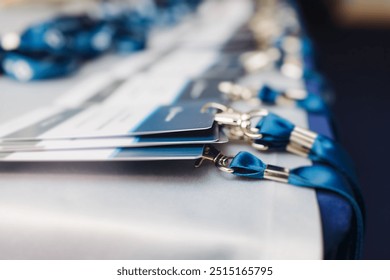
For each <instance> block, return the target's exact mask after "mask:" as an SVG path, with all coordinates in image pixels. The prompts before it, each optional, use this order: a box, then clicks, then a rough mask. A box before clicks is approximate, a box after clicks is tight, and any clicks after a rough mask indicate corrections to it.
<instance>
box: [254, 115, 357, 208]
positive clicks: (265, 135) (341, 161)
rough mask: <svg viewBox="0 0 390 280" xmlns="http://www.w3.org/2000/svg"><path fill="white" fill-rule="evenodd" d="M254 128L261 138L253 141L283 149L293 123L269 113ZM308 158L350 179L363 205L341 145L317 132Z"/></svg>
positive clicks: (353, 173)
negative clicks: (328, 166) (330, 167)
mask: <svg viewBox="0 0 390 280" xmlns="http://www.w3.org/2000/svg"><path fill="white" fill-rule="evenodd" d="M256 128H257V129H258V130H259V133H260V134H261V135H262V138H261V139H256V140H255V143H257V144H261V145H265V146H267V147H268V148H269V150H285V149H286V147H287V145H288V144H289V143H290V136H291V133H292V131H293V130H294V128H295V125H294V124H293V123H291V122H290V121H288V120H286V119H284V118H282V117H280V116H278V115H275V114H273V113H269V114H268V115H267V116H265V117H263V118H262V119H260V121H259V123H258V124H257V126H256ZM308 158H309V159H311V160H312V161H314V162H321V163H325V164H328V165H330V166H332V167H334V168H335V169H337V170H340V171H341V172H342V173H343V174H344V175H345V176H346V177H347V178H348V180H349V181H350V183H351V185H352V187H353V190H354V192H355V196H356V197H357V200H358V202H359V204H360V205H361V207H362V208H363V207H364V206H363V205H364V203H363V198H362V195H361V192H360V188H359V185H358V180H357V175H356V172H355V169H354V166H353V162H352V160H351V159H350V157H349V156H348V154H347V152H346V151H345V150H344V149H343V147H341V145H339V144H338V143H336V142H335V141H333V140H332V139H330V138H328V137H326V136H323V135H320V134H319V135H318V136H317V137H316V139H315V141H314V144H313V146H312V148H311V150H310V151H309V154H308Z"/></svg>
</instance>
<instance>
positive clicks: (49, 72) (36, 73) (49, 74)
mask: <svg viewBox="0 0 390 280" xmlns="http://www.w3.org/2000/svg"><path fill="white" fill-rule="evenodd" d="M79 65H80V61H78V60H77V59H75V58H73V57H69V56H65V55H51V54H47V53H43V54H41V53H33V54H31V53H27V54H26V53H22V52H8V53H6V54H5V55H4V57H3V60H2V61H1V66H2V68H3V71H4V73H5V74H6V75H8V76H9V77H11V78H13V79H16V80H18V81H23V82H27V81H33V80H40V79H50V78H56V77H59V76H64V75H68V74H70V73H72V72H74V71H75V70H76V69H78V67H79Z"/></svg>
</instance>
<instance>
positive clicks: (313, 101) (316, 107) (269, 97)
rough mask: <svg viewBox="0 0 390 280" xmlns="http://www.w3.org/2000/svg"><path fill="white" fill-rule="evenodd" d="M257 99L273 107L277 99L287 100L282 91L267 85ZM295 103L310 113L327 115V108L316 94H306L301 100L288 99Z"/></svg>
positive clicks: (260, 91)
mask: <svg viewBox="0 0 390 280" xmlns="http://www.w3.org/2000/svg"><path fill="white" fill-rule="evenodd" d="M257 97H258V98H259V99H260V100H261V101H262V102H264V103H265V104H270V105H275V104H277V100H278V98H282V97H284V98H287V99H290V98H288V97H287V96H286V95H285V93H284V92H283V91H280V90H276V89H274V88H271V87H270V86H268V85H264V86H263V87H262V88H261V89H260V90H259V92H258V95H257ZM290 100H293V101H295V104H296V105H297V106H298V107H300V108H302V109H304V110H306V111H308V112H310V113H317V114H318V113H327V112H328V108H327V105H326V104H325V102H324V100H323V99H322V98H321V97H320V96H319V95H317V94H314V93H311V92H307V96H306V97H305V98H303V99H296V100H294V99H290Z"/></svg>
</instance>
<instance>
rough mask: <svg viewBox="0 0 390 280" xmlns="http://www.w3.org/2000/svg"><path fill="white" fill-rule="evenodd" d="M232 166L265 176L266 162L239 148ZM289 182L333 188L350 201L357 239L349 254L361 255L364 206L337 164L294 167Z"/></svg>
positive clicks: (250, 175) (239, 173)
mask: <svg viewBox="0 0 390 280" xmlns="http://www.w3.org/2000/svg"><path fill="white" fill-rule="evenodd" d="M229 167H230V168H231V169H233V171H234V172H233V174H235V175H237V176H242V177H248V178H252V179H264V171H265V169H266V168H267V165H266V164H265V163H264V162H262V161H261V160H260V159H259V158H257V157H255V156H254V155H252V154H250V153H247V152H240V153H239V154H237V155H236V156H235V157H234V158H233V160H232V162H231V164H230V166H229ZM288 183H289V184H291V185H294V186H298V187H306V188H312V189H318V190H323V191H330V192H332V193H334V194H336V195H338V196H339V197H341V198H342V199H345V200H346V201H347V202H348V203H349V205H350V207H351V208H352V210H353V213H354V216H355V224H354V226H353V228H352V230H353V234H354V240H353V241H354V242H353V244H352V248H351V252H350V255H349V257H350V258H353V259H359V258H360V257H361V254H362V247H363V236H364V214H363V213H364V209H363V208H361V206H360V205H359V203H357V201H356V197H355V194H354V191H353V189H352V188H351V186H350V184H349V182H348V181H347V180H345V178H344V177H343V176H341V175H340V174H339V173H338V171H337V170H335V169H334V168H332V167H330V166H328V165H324V164H320V163H315V164H314V165H312V166H304V167H299V168H295V169H291V170H290V173H289V178H288ZM341 223H343V221H341Z"/></svg>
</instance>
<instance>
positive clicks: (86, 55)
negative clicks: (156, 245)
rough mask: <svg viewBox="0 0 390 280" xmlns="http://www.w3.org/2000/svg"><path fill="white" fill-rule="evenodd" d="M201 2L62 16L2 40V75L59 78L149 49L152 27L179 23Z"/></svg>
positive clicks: (105, 7)
mask: <svg viewBox="0 0 390 280" xmlns="http://www.w3.org/2000/svg"><path fill="white" fill-rule="evenodd" d="M200 2H201V0H189V1H180V0H163V1H162V0H153V1H138V4H137V5H136V6H129V5H127V6H124V5H120V4H110V3H108V2H103V3H102V4H101V13H100V15H95V16H91V15H89V14H79V15H58V16H56V17H54V18H52V19H49V20H47V21H44V22H41V23H38V24H35V25H32V26H30V27H28V28H27V29H26V30H24V31H23V32H22V33H20V34H15V33H10V34H3V36H1V37H0V42H1V44H0V72H3V73H4V74H5V75H7V76H9V77H12V78H14V79H16V80H19V81H32V80H41V79H49V78H55V77H59V76H63V75H67V74H70V73H72V72H74V71H76V70H77V69H78V68H79V67H80V65H81V64H82V63H84V62H85V61H87V60H89V59H93V58H96V57H97V56H99V55H101V54H103V53H106V52H109V51H114V52H119V53H131V52H135V51H139V50H143V49H145V48H146V47H147V42H148V34H149V32H150V29H151V28H152V27H153V26H161V25H173V24H176V23H177V22H178V21H180V19H182V18H183V17H184V16H185V15H187V14H188V13H191V12H193V11H194V10H196V8H197V7H198V5H199V4H200Z"/></svg>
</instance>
